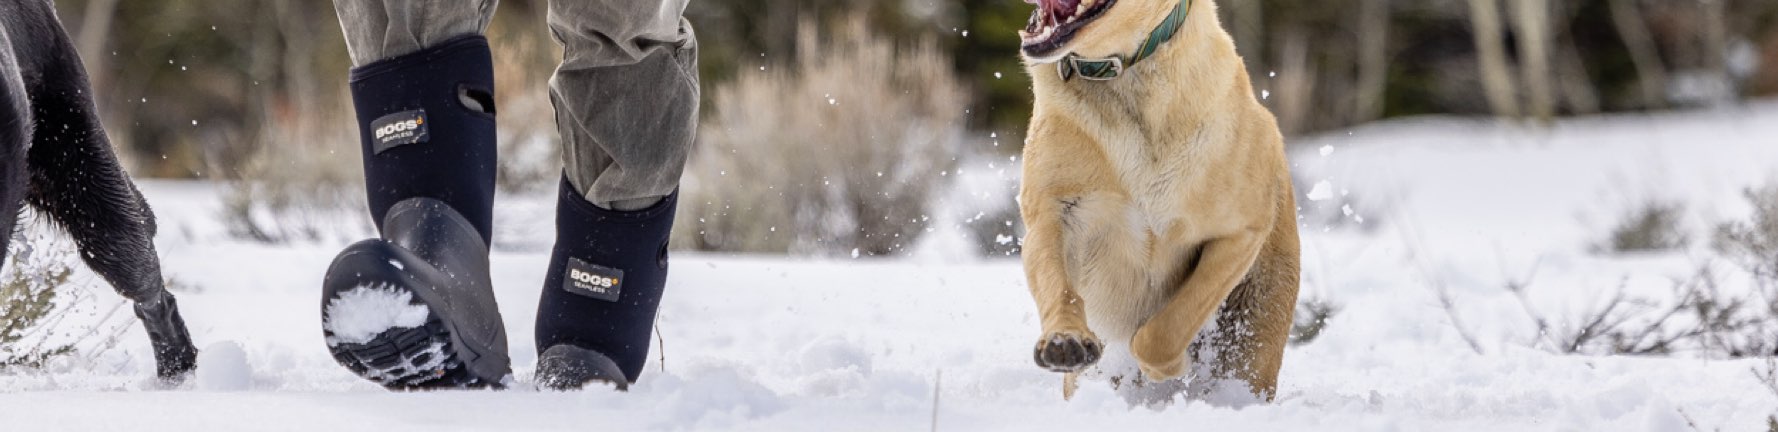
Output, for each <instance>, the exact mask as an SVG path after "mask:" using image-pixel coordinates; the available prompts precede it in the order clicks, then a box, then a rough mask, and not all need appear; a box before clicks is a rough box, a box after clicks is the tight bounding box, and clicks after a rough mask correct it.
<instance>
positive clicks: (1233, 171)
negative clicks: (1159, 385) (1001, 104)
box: [1020, 0, 1299, 400]
mask: <svg viewBox="0 0 1778 432" xmlns="http://www.w3.org/2000/svg"><path fill="white" fill-rule="evenodd" d="M1176 1H1183V0H1119V1H1118V3H1117V4H1116V5H1113V7H1112V8H1111V9H1110V10H1108V11H1106V12H1105V14H1104V15H1102V16H1100V18H1098V19H1097V20H1096V21H1094V22H1092V23H1089V24H1088V25H1087V26H1085V27H1083V28H1082V29H1081V30H1080V31H1079V32H1077V33H1076V34H1075V37H1074V39H1073V40H1072V41H1070V42H1068V43H1067V44H1066V45H1065V46H1064V47H1063V48H1062V51H1061V52H1058V53H1051V54H1046V55H1045V56H1046V57H1052V58H1053V57H1056V56H1059V55H1060V54H1062V53H1066V52H1074V53H1077V54H1079V55H1081V56H1083V57H1089V58H1097V57H1106V56H1111V55H1114V54H1127V53H1129V52H1131V51H1133V50H1134V49H1135V47H1136V44H1137V43H1138V42H1140V41H1141V40H1142V39H1143V38H1145V37H1147V35H1148V33H1149V31H1151V30H1152V29H1154V28H1155V26H1156V25H1158V24H1159V23H1160V22H1161V20H1163V19H1164V18H1165V17H1166V15H1167V14H1168V12H1170V11H1171V10H1172V9H1173V7H1174V6H1175V5H1176V4H1177V3H1175V2H1176ZM1045 60H1048V59H1047V58H1046V59H1035V60H1034V59H1031V58H1029V56H1027V58H1026V65H1027V72H1028V73H1030V74H1031V76H1032V78H1033V89H1034V91H1035V93H1036V107H1035V109H1034V112H1033V115H1032V119H1031V124H1030V130H1029V131H1028V137H1029V142H1028V143H1027V144H1026V146H1025V150H1024V151H1025V162H1024V180H1023V184H1022V188H1021V191H1020V213H1021V216H1022V217H1023V218H1024V221H1025V225H1026V229H1027V235H1026V239H1025V244H1024V248H1025V249H1024V262H1025V271H1026V276H1027V279H1028V283H1029V287H1030V289H1031V293H1032V296H1033V298H1034V299H1035V300H1036V302H1037V308H1038V313H1039V315H1040V317H1041V324H1042V331H1043V334H1042V336H1041V337H1040V338H1039V340H1038V343H1037V347H1036V349H1035V352H1034V356H1035V358H1036V361H1037V363H1038V364H1039V365H1040V366H1043V367H1045V368H1047V369H1050V370H1052V371H1057V372H1064V373H1067V374H1068V375H1067V376H1066V378H1065V380H1064V395H1071V394H1072V391H1073V387H1074V385H1073V383H1074V381H1075V377H1076V374H1077V373H1079V372H1081V371H1083V370H1085V369H1087V368H1088V367H1091V366H1092V365H1093V364H1094V363H1095V362H1096V361H1097V360H1098V358H1099V357H1100V355H1101V353H1100V352H1099V351H1100V350H1102V349H1103V347H1105V346H1106V344H1104V343H1103V342H1102V339H1101V338H1104V339H1103V340H1112V341H1117V342H1120V344H1118V345H1120V346H1128V347H1129V349H1130V353H1131V354H1132V355H1133V357H1134V358H1135V359H1136V362H1137V364H1138V366H1139V367H1140V370H1141V374H1142V375H1143V378H1145V379H1147V380H1150V381H1164V380H1173V379H1178V378H1181V377H1183V376H1184V375H1185V374H1186V373H1187V372H1188V371H1190V370H1192V368H1191V366H1192V363H1193V359H1192V358H1191V354H1193V353H1208V354H1209V357H1211V358H1206V359H1199V360H1200V361H1203V362H1206V363H1207V364H1206V366H1208V368H1207V370H1209V371H1210V374H1211V375H1212V376H1210V377H1209V378H1215V379H1234V380H1239V381H1241V382H1245V383H1247V384H1248V385H1249V386H1250V387H1251V390H1252V391H1253V392H1254V394H1255V395H1257V396H1259V397H1262V398H1265V399H1266V400H1270V399H1271V397H1272V396H1274V395H1275V394H1276V392H1277V385H1278V370H1279V367H1280V366H1281V365H1282V362H1283V354H1284V346H1285V343H1286V341H1287V339H1288V333H1289V330H1290V324H1291V320H1292V314H1293V313H1294V311H1295V304H1296V294H1297V287H1298V277H1299V273H1298V268H1299V255H1298V244H1297V225H1296V204H1295V198H1294V192H1293V191H1292V187H1291V182H1290V174H1289V170H1288V167H1287V163H1286V160H1285V155H1284V147H1283V138H1282V136H1281V135H1280V133H1279V132H1278V127H1277V122H1276V120H1275V119H1274V118H1273V117H1272V115H1271V113H1270V112H1268V111H1267V110H1266V108H1265V107H1264V106H1262V105H1260V103H1259V101H1258V100H1256V98H1255V97H1254V92H1253V89H1252V86H1251V84H1250V82H1249V80H1248V77H1247V73H1246V70H1245V68H1244V67H1243V66H1242V62H1241V58H1240V57H1239V56H1238V55H1237V54H1236V52H1235V46H1234V43H1233V41H1232V40H1231V39H1230V37H1229V36H1228V33H1227V32H1226V31H1224V30H1223V28H1222V27H1221V24H1220V23H1219V22H1217V18H1216V5H1215V2H1213V1H1211V0H1196V1H1195V3H1194V4H1192V6H1191V10H1190V12H1189V16H1188V18H1187V21H1186V24H1185V25H1184V26H1183V27H1181V28H1180V30H1179V33H1178V34H1177V35H1176V36H1175V37H1174V38H1173V39H1172V40H1171V41H1169V42H1167V43H1166V44H1164V45H1162V46H1161V48H1160V49H1159V51H1157V52H1156V53H1155V54H1154V56H1153V57H1150V58H1148V59H1146V60H1144V61H1142V62H1141V63H1138V64H1136V65H1134V66H1133V67H1131V68H1130V69H1129V70H1127V71H1125V73H1124V74H1123V76H1122V77H1120V78H1118V79H1116V80H1112V81H1106V82H1098V81H1089V80H1085V79H1080V78H1076V79H1074V80H1072V81H1066V82H1064V81H1062V79H1061V78H1060V77H1059V76H1058V75H1057V73H1056V65H1055V64H1054V63H1049V62H1045ZM1212 319H1214V320H1215V322H1216V325H1215V326H1214V327H1213V329H1214V330H1212V331H1210V332H1206V333H1205V334H1204V336H1205V338H1204V340H1197V339H1198V338H1197V337H1198V336H1199V333H1200V330H1201V329H1204V328H1205V324H1206V323H1208V322H1210V320H1212Z"/></svg>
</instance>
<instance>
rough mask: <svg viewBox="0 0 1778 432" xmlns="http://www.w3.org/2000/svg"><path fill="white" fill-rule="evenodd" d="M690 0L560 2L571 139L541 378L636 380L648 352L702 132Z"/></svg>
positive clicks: (561, 72)
mask: <svg viewBox="0 0 1778 432" xmlns="http://www.w3.org/2000/svg"><path fill="white" fill-rule="evenodd" d="M687 1H688V0H652V1H650V0H583V1H564V0H555V1H551V2H550V6H549V24H550V29H551V30H552V33H553V34H554V36H555V38H556V40H557V42H559V43H561V44H562V47H563V50H564V58H563V60H562V64H561V66H560V67H558V68H557V69H556V74H555V77H553V78H552V79H551V80H550V99H551V101H552V102H554V104H555V108H556V123H557V127H558V128H559V129H560V131H561V135H562V141H563V151H562V154H563V162H564V165H565V167H564V173H563V182H562V185H561V194H560V196H559V202H558V204H557V216H556V230H557V238H556V246H555V250H554V256H553V258H552V259H551V260H550V267H549V273H548V276H547V280H546V281H545V285H544V293H543V296H542V300H541V304H540V305H539V309H538V314H537V349H538V350H539V351H540V352H541V353H540V356H539V359H538V366H537V375H538V377H537V380H538V381H539V383H541V384H544V385H546V386H550V387H555V388H576V387H580V386H582V385H584V384H585V383H587V382H591V381H604V382H609V383H612V384H615V385H617V386H618V387H619V388H624V387H626V386H627V385H628V384H629V383H632V382H635V381H636V379H637V377H638V376H639V375H640V374H641V371H642V366H643V365H644V364H645V363H646V362H647V355H648V346H649V339H650V336H651V335H652V334H651V330H652V329H653V326H654V318H655V311H656V309H657V308H658V307H659V304H660V300H661V295H662V291H663V288H664V286H665V284H666V274H667V252H666V247H667V237H668V234H669V230H670V229H671V227H672V224H673V213H674V206H675V200H674V196H675V193H676V190H677V189H678V186H679V175H680V173H682V172H683V171H684V169H685V159H686V155H687V153H688V152H689V151H690V149H691V144H692V140H693V137H694V135H695V133H696V129H697V116H698V96H699V95H698V75H697V44H696V41H695V38H694V37H693V34H692V30H691V25H690V24H689V23H688V22H687V21H686V20H685V19H684V18H683V17H682V16H681V15H682V13H683V12H684V10H685V6H686V3H687Z"/></svg>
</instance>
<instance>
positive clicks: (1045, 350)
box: [1032, 331, 1105, 372]
mask: <svg viewBox="0 0 1778 432" xmlns="http://www.w3.org/2000/svg"><path fill="white" fill-rule="evenodd" d="M1104 351H1105V344H1103V343H1100V342H1099V338H1098V337H1097V336H1093V333H1092V332H1090V331H1058V332H1051V333H1050V334H1048V335H1045V336H1044V337H1043V339H1039V340H1038V341H1037V350H1036V352H1034V353H1032V357H1034V358H1035V359H1036V360H1037V366H1040V367H1043V368H1044V369H1048V370H1049V371H1051V372H1079V371H1081V370H1082V369H1086V368H1087V366H1092V365H1093V363H1097V362H1098V361H1099V355H1100V354H1103V353H1104Z"/></svg>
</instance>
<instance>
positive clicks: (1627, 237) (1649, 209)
mask: <svg viewBox="0 0 1778 432" xmlns="http://www.w3.org/2000/svg"><path fill="white" fill-rule="evenodd" d="M1684 218H1685V205H1683V204H1679V203H1676V202H1665V201H1656V200H1648V201H1644V202H1642V203H1641V204H1639V205H1637V206H1636V207H1635V208H1633V209H1630V210H1628V211H1626V212H1624V215H1623V216H1622V217H1621V218H1620V219H1618V223H1617V225H1615V226H1613V227H1612V228H1611V235H1610V237H1608V238H1606V239H1605V241H1604V243H1603V244H1601V245H1598V246H1595V247H1594V248H1593V249H1594V250H1595V251H1597V252H1608V253H1634V252H1657V251H1665V250H1674V249H1680V248H1683V247H1685V245H1686V244H1687V243H1689V242H1690V240H1691V236H1689V235H1686V233H1685V229H1684V228H1683V227H1682V226H1681V225H1682V223H1683V221H1684Z"/></svg>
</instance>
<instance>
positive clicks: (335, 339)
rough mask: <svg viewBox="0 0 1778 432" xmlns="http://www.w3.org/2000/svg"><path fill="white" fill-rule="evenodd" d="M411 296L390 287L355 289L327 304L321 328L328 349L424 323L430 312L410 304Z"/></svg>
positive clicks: (378, 286) (405, 291) (410, 293)
mask: <svg viewBox="0 0 1778 432" xmlns="http://www.w3.org/2000/svg"><path fill="white" fill-rule="evenodd" d="M413 297H414V293H412V292H408V291H407V290H403V289H398V288H395V287H394V286H390V285H386V284H383V285H373V286H359V287H357V288H353V289H350V290H347V291H346V292H342V293H340V295H339V297H338V298H335V299H333V301H329V302H327V319H326V320H325V321H324V322H322V324H321V326H322V327H323V328H325V329H326V330H327V331H329V332H332V333H333V336H331V337H328V338H327V345H328V346H335V345H339V344H342V343H358V344H361V343H365V342H370V339H371V338H373V337H376V335H378V334H381V333H383V332H385V331H388V330H389V329H391V328H414V327H419V326H420V325H421V324H425V323H426V317H427V316H429V315H431V313H432V311H431V310H430V309H427V308H426V305H423V304H412V303H413Z"/></svg>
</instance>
